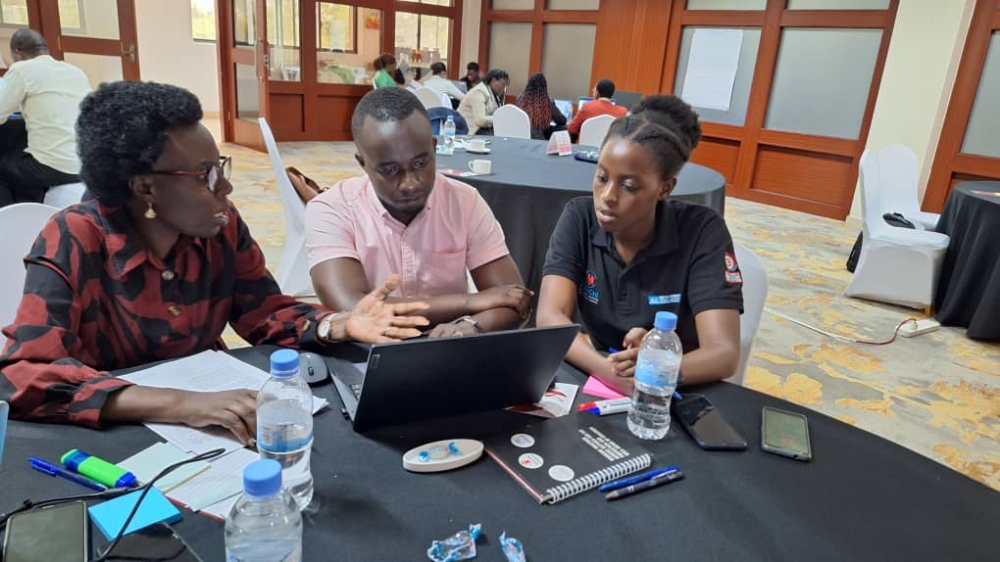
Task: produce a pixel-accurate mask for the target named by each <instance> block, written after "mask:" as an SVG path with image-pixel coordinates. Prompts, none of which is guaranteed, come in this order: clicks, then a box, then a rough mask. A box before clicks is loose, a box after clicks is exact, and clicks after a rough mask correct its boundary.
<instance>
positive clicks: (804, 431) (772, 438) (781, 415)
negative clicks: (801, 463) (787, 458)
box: [762, 408, 812, 458]
mask: <svg viewBox="0 0 1000 562" xmlns="http://www.w3.org/2000/svg"><path fill="white" fill-rule="evenodd" d="M762 437H763V441H764V445H765V448H768V447H770V448H771V449H775V450H777V452H780V451H784V452H788V453H793V454H794V455H796V456H797V457H802V458H809V457H810V456H812V453H811V450H810V447H809V424H808V423H807V422H806V418H805V416H802V415H800V414H793V413H791V412H785V411H782V410H775V409H773V408H764V431H763V436H762Z"/></svg>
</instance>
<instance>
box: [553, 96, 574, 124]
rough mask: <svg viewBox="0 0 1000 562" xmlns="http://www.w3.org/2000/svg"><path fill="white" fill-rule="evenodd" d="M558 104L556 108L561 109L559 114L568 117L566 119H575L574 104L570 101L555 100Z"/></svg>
mask: <svg viewBox="0 0 1000 562" xmlns="http://www.w3.org/2000/svg"><path fill="white" fill-rule="evenodd" d="M553 101H555V102H556V107H558V108H559V113H562V114H563V115H565V116H566V119H572V118H573V102H571V101H570V100H553Z"/></svg>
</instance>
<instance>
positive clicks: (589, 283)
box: [580, 269, 601, 304]
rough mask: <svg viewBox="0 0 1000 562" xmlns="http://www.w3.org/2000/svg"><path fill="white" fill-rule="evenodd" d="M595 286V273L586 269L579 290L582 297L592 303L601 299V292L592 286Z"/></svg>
mask: <svg viewBox="0 0 1000 562" xmlns="http://www.w3.org/2000/svg"><path fill="white" fill-rule="evenodd" d="M596 286H597V274H596V273H594V271H593V270H591V269H588V270H587V273H586V275H585V276H584V286H583V287H581V288H580V292H581V293H582V294H583V298H585V299H587V301H589V302H591V303H593V304H597V303H598V301H600V300H601V293H600V292H598V290H597V289H595V288H594V287H596Z"/></svg>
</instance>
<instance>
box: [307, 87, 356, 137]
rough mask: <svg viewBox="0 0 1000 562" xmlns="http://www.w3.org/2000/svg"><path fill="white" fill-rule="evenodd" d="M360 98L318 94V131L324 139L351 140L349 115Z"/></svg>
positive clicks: (352, 113) (352, 112)
mask: <svg viewBox="0 0 1000 562" xmlns="http://www.w3.org/2000/svg"><path fill="white" fill-rule="evenodd" d="M359 101H361V98H359V97H354V96H349V97H340V96H320V97H319V100H318V103H317V105H318V106H319V115H317V116H316V118H317V120H318V121H319V133H320V135H322V137H323V138H324V139H330V140H344V141H346V140H351V116H352V115H354V108H355V107H357V106H358V102H359Z"/></svg>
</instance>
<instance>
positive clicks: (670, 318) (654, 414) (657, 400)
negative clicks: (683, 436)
mask: <svg viewBox="0 0 1000 562" xmlns="http://www.w3.org/2000/svg"><path fill="white" fill-rule="evenodd" d="M653 326H654V328H653V330H652V331H650V332H649V333H647V334H646V337H644V338H642V343H641V344H640V345H639V358H638V360H637V361H636V365H635V395H634V396H633V398H632V406H631V407H630V408H629V410H628V428H629V430H630V431H632V433H633V434H634V435H635V436H636V437H639V438H640V439H651V440H658V439H663V438H664V437H666V436H667V432H668V431H670V398H671V397H672V396H673V394H674V389H675V388H677V375H678V374H679V373H680V370H681V356H682V355H684V352H683V350H682V349H681V340H680V338H678V337H677V334H676V333H675V332H674V329H675V328H676V327H677V315H676V314H674V313H673V312H657V313H656V320H655V321H654V324H653Z"/></svg>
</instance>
